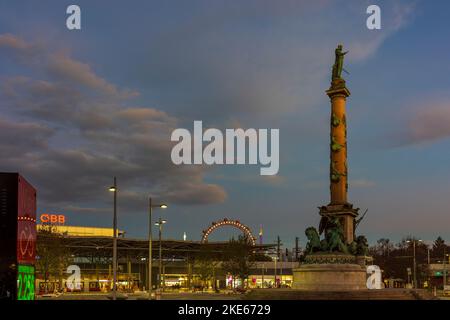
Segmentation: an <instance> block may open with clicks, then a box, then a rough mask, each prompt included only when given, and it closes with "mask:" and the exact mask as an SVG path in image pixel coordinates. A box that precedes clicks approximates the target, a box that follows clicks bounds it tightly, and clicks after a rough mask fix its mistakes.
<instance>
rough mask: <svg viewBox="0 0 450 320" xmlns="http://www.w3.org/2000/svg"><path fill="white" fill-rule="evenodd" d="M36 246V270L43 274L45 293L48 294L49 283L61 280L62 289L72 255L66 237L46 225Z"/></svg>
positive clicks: (39, 234)
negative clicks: (66, 243) (55, 279)
mask: <svg viewBox="0 0 450 320" xmlns="http://www.w3.org/2000/svg"><path fill="white" fill-rule="evenodd" d="M38 238H39V240H38V241H37V245H36V267H37V268H36V269H37V272H38V273H41V274H42V276H43V278H44V283H45V289H44V290H45V293H47V292H48V281H49V280H51V279H52V278H57V279H58V280H59V284H60V288H61V287H62V275H63V273H64V270H65V268H66V267H67V266H68V264H69V261H70V254H69V251H68V249H67V247H66V246H65V245H64V237H63V235H62V234H60V233H57V232H56V228H55V227H54V226H52V225H44V226H43V227H42V228H41V229H40V230H39V232H38Z"/></svg>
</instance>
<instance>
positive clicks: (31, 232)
mask: <svg viewBox="0 0 450 320" xmlns="http://www.w3.org/2000/svg"><path fill="white" fill-rule="evenodd" d="M18 188H19V189H18V197H17V201H18V203H17V220H18V221H17V262H18V263H19V264H33V265H34V262H35V255H36V190H35V189H34V188H33V187H32V186H31V185H30V184H29V183H28V182H27V181H26V180H25V179H24V178H23V177H22V176H20V175H19V183H18Z"/></svg>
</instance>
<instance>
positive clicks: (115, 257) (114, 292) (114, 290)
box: [109, 177, 117, 300]
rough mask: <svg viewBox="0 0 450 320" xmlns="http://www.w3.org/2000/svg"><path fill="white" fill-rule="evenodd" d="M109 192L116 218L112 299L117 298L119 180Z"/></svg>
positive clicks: (114, 219)
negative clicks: (112, 199) (112, 196)
mask: <svg viewBox="0 0 450 320" xmlns="http://www.w3.org/2000/svg"><path fill="white" fill-rule="evenodd" d="M109 191H111V192H114V217H113V288H112V289H113V292H112V298H113V300H116V298H117V180H116V177H114V184H113V185H112V186H111V187H109Z"/></svg>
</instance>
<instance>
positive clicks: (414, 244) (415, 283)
mask: <svg viewBox="0 0 450 320" xmlns="http://www.w3.org/2000/svg"><path fill="white" fill-rule="evenodd" d="M413 251H414V252H413V256H414V265H413V268H414V289H416V288H417V277H416V240H413Z"/></svg>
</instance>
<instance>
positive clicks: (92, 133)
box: [0, 35, 226, 213]
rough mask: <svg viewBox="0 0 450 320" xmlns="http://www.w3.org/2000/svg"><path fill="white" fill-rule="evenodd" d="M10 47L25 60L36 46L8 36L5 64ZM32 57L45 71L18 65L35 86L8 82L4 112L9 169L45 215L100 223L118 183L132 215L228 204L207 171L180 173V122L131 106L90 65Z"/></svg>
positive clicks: (0, 105)
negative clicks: (156, 203) (154, 203)
mask: <svg viewBox="0 0 450 320" xmlns="http://www.w3.org/2000/svg"><path fill="white" fill-rule="evenodd" d="M5 47H8V48H10V49H14V50H16V55H20V54H25V52H26V51H27V52H26V54H31V53H30V52H28V51H32V50H31V48H34V47H35V46H34V45H33V44H29V43H27V42H25V41H24V40H21V39H20V38H18V37H15V36H13V35H3V36H1V35H0V54H1V53H2V50H1V48H5ZM33 52H34V53H35V57H36V58H39V59H40V60H41V61H44V62H45V63H44V65H39V64H34V63H31V64H30V63H27V62H24V61H23V60H21V59H16V60H15V61H16V63H17V64H19V65H20V66H21V67H22V68H28V70H29V74H32V76H31V75H27V76H24V75H15V76H10V77H4V78H2V79H1V83H0V98H1V100H2V101H1V102H0V110H1V111H2V112H3V113H4V114H8V119H6V118H0V134H1V135H2V137H3V138H2V139H1V140H0V150H1V151H2V158H1V159H0V165H1V167H2V170H6V171H19V172H21V173H22V174H24V175H25V176H27V178H28V179H29V180H30V181H32V183H33V184H34V185H35V186H36V187H37V188H38V194H39V203H40V205H41V206H43V207H49V208H66V209H67V208H73V209H74V210H75V209H79V210H80V212H99V213H101V212H103V210H104V208H103V207H102V206H104V204H105V203H108V204H109V200H110V194H109V193H108V191H107V187H108V186H109V185H110V184H111V180H112V177H113V176H117V178H118V183H119V192H120V205H121V206H123V208H124V211H125V212H136V211H142V210H145V208H146V205H147V199H148V196H149V195H152V196H153V197H155V198H156V199H158V198H161V199H164V201H170V202H171V203H176V204H192V205H196V204H197V205H203V204H211V203H220V202H223V201H225V199H226V192H225V190H224V189H223V188H222V187H221V186H219V185H216V184H210V183H205V182H204V180H203V179H204V175H205V173H206V168H204V167H194V166H193V167H183V166H181V167H178V166H175V165H173V164H172V163H171V160H170V150H171V147H172V142H171V141H170V133H171V132H172V130H173V129H175V128H176V125H177V124H178V119H177V118H175V117H173V116H170V115H169V114H167V113H166V112H164V111H161V110H158V109H156V108H150V107H145V106H139V107H137V106H133V105H132V104H131V105H130V99H131V98H132V97H134V94H130V92H132V91H129V90H122V89H121V88H118V87H117V86H115V85H113V84H111V83H109V82H108V81H107V80H106V79H104V78H102V77H100V76H98V75H97V74H96V73H95V72H94V71H93V70H92V68H91V67H90V66H89V65H88V64H86V63H81V62H79V61H77V60H74V59H73V58H70V57H69V56H68V55H63V54H61V53H57V54H55V53H54V52H50V51H49V52H46V51H39V52H38V53H37V51H33ZM34 53H33V54H34ZM83 208H84V209H83Z"/></svg>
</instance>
